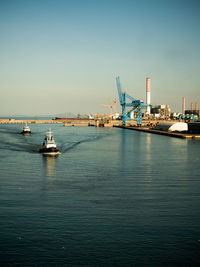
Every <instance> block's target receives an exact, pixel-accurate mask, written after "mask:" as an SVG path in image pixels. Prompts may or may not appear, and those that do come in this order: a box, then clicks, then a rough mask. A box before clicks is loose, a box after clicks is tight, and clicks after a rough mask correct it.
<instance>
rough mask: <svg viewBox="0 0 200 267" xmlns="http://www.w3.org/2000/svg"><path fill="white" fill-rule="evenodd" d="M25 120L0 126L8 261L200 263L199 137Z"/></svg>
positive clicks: (1, 211) (2, 262) (0, 229)
mask: <svg viewBox="0 0 200 267" xmlns="http://www.w3.org/2000/svg"><path fill="white" fill-rule="evenodd" d="M22 127H23V125H21V124H2V125H0V266H199V264H200V212H199V207H200V141H199V140H184V139H177V138H172V137H168V136H160V135H155V134H150V133H143V132H137V131H131V130H125V129H120V128H111V129H106V128H99V129H98V128H95V127H63V125H62V124H52V125H51V124H30V128H31V131H32V134H31V135H30V136H23V135H22V134H20V132H21V131H22ZM50 127H51V130H52V131H53V133H54V138H55V141H56V143H57V146H58V148H59V149H60V151H61V154H60V155H59V156H57V157H47V156H43V155H42V154H40V153H39V152H38V151H39V149H40V147H41V145H42V142H43V138H44V136H45V134H46V131H48V130H49V128H50Z"/></svg>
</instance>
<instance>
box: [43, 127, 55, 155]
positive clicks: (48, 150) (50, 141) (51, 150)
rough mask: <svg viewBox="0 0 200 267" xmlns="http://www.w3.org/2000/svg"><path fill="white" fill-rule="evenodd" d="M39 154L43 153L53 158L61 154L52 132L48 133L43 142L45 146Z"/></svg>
mask: <svg viewBox="0 0 200 267" xmlns="http://www.w3.org/2000/svg"><path fill="white" fill-rule="evenodd" d="M39 152H40V153H42V154H43V155H52V156H54V155H58V154H60V151H59V149H58V148H57V146H56V143H55V140H54V137H53V133H52V131H51V130H50V131H49V132H47V134H46V136H45V138H44V141H43V146H42V148H41V149H40V150H39Z"/></svg>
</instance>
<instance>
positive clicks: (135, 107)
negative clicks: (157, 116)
mask: <svg viewBox="0 0 200 267" xmlns="http://www.w3.org/2000/svg"><path fill="white" fill-rule="evenodd" d="M116 83H117V90H118V94H119V101H120V105H121V106H122V124H123V125H124V126H125V125H126V121H127V120H130V119H129V118H128V114H130V113H131V112H132V111H136V112H137V118H136V119H132V120H136V121H137V125H138V126H141V125H142V108H143V107H147V106H148V105H145V104H144V101H143V100H137V99H135V98H134V97H132V96H130V95H128V94H126V93H125V92H122V89H121V84H120V79H119V76H118V77H117V78H116ZM128 100H129V101H131V102H128ZM127 108H131V110H130V111H129V112H128V113H127Z"/></svg>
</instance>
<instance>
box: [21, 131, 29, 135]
mask: <svg viewBox="0 0 200 267" xmlns="http://www.w3.org/2000/svg"><path fill="white" fill-rule="evenodd" d="M21 134H23V135H29V134H31V132H28V131H23V132H21Z"/></svg>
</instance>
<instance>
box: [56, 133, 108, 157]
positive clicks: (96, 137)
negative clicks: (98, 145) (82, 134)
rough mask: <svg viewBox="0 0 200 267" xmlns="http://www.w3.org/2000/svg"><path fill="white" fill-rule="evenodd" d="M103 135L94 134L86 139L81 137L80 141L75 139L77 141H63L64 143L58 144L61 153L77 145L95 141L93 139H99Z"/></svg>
mask: <svg viewBox="0 0 200 267" xmlns="http://www.w3.org/2000/svg"><path fill="white" fill-rule="evenodd" d="M103 137H104V136H95V137H90V138H86V139H83V140H80V141H77V142H70V143H65V144H62V145H61V146H60V150H61V152H62V153H66V152H68V151H69V150H72V149H74V148H75V147H77V146H78V145H81V144H83V143H88V142H95V141H97V140H99V139H101V138H103Z"/></svg>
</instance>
